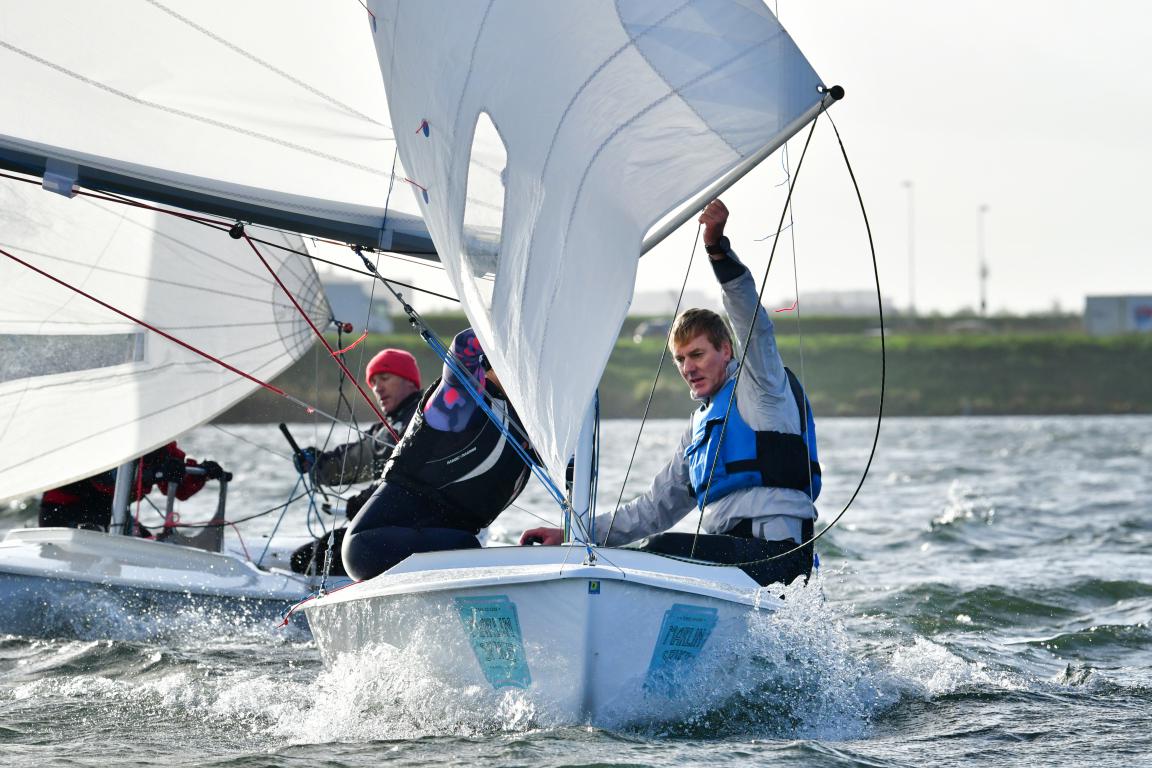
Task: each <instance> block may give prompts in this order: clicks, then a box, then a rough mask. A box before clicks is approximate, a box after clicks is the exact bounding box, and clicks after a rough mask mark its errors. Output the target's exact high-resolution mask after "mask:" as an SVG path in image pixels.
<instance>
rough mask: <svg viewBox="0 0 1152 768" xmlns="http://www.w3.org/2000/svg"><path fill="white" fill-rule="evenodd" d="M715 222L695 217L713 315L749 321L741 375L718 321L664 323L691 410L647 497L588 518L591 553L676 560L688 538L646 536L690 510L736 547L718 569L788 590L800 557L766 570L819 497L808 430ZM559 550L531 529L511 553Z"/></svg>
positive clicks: (806, 525)
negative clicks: (647, 553)
mask: <svg viewBox="0 0 1152 768" xmlns="http://www.w3.org/2000/svg"><path fill="white" fill-rule="evenodd" d="M727 220H728V209H727V208H726V207H725V206H724V204H723V203H722V202H720V201H719V200H713V201H712V202H711V203H709V204H708V206H707V207H706V208H705V209H704V213H703V214H702V215H701V216H700V222H701V224H703V225H704V236H703V237H704V244H705V246H706V250H707V251H708V255H709V258H710V259H711V262H712V269H713V271H714V272H715V274H716V278H717V280H718V281H719V282H720V286H721V289H722V291H723V294H724V307H725V309H726V310H727V311H728V315H729V317H731V319H732V323H733V326H734V328H735V329H736V332H737V334H738V336H739V337H740V338H743V337H744V336H746V335H747V331H748V328H749V326H750V325H751V323H752V319H753V318H756V324H755V329H754V332H753V334H752V337H751V339H750V340H749V344H748V349H747V350H746V351H745V354H744V356H743V366H744V370H743V372H742V373H740V376H739V379H737V372H738V370H739V368H740V365H741V363H740V362H738V359H737V357H736V356H735V355H734V344H733V342H732V336H731V334H730V333H729V332H728V327H727V325H725V323H724V320H723V318H721V317H720V316H719V315H717V314H716V313H715V312H712V311H710V310H706V309H690V310H687V311H685V312H683V313H682V314H681V315H680V316H679V317H677V318H676V321H675V323H674V324H673V327H672V339H671V342H670V347H671V351H672V354H673V357H674V359H675V361H676V366H677V369H678V370H679V371H680V375H681V376H682V377H683V378H684V380H685V381H686V382H687V383H688V387H689V389H690V390H691V394H692V398H693V399H694V400H697V401H699V402H700V404H701V405H700V407H699V408H698V409H697V410H696V412H695V413H694V414H693V416H692V423H691V425H690V426H689V428H688V430H687V431H686V432H685V433H684V435H683V437H682V438H681V440H680V444H679V445H678V446H677V448H676V451H675V452H674V453H673V455H672V458H671V459H670V460H669V462H668V463H667V464H666V465H665V466H664V468H663V469H662V470H661V471H660V473H659V474H657V476H656V478H655V479H654V480H653V481H652V486H651V487H650V488H649V489H648V491H647V492H646V493H644V494H643V495H641V496H640V497H638V498H636V499H634V500H633V501H631V502H629V503H628V504H625V505H624V506H622V507H620V508H619V509H618V510H617V511H616V513H615V515H614V516H613V513H611V512H609V513H606V514H603V515H599V516H597V519H596V525H595V530H597V531H605V532H606V534H605V535H604V536H603V539H602V541H601V543H603V544H605V545H609V546H619V545H622V544H627V543H629V542H633V541H636V540H639V539H644V538H645V537H651V538H650V539H648V541H647V542H646V544H644V545H642V546H641V548H648V549H651V550H652V551H657V552H665V553H666V554H675V555H688V554H689V551H692V550H691V545H690V544H689V545H687V546H688V547H689V548H688V549H687V550H686V551H681V550H682V549H684V547H682V546H681V545H680V543H682V542H684V541H686V540H690V538H691V537H687V539H685V538H677V537H682V536H683V535H681V534H663V536H660V535H654V534H661V532H663V531H667V530H668V529H669V528H671V527H672V526H673V525H675V524H676V523H677V522H679V521H680V520H681V519H683V518H684V516H685V515H687V514H688V513H689V512H690V511H691V510H692V509H693V508H699V509H700V510H702V511H703V522H702V526H701V527H702V528H703V530H704V531H705V532H706V533H709V534H727V536H722V537H719V539H723V540H725V541H727V542H732V539H731V537H737V538H739V539H743V540H745V541H746V544H744V543H741V542H739V541H737V542H735V544H736V545H737V547H736V548H737V549H738V550H739V554H738V555H737V556H736V557H732V558H731V559H728V560H727V561H728V562H744V561H748V560H761V561H765V562H762V563H761V564H760V566H759V567H756V568H745V570H747V571H748V572H749V574H750V575H752V576H753V578H755V579H756V580H757V581H759V582H760V583H762V584H767V583H772V582H784V583H788V582H791V581H793V580H794V579H796V578H797V577H799V576H805V577H806V576H807V575H809V574H810V573H811V570H812V564H813V549H812V547H811V545H808V546H805V547H802V548H800V549H798V550H797V551H795V552H792V553H791V554H788V555H786V556H784V557H781V558H776V559H769V558H773V556H775V555H782V554H784V553H787V552H788V551H789V550H792V549H795V548H796V547H797V546H798V545H800V544H804V543H806V542H808V541H809V540H811V538H812V532H813V522H814V521H815V519H816V508H815V506H814V505H813V503H812V502H813V501H814V500H815V498H816V497H817V496H818V495H819V493H820V464H819V461H818V457H817V453H816V426H815V422H814V420H813V419H812V413H811V407H810V406H809V404H808V399H807V397H806V396H805V395H804V392H803V390H802V389H801V388H800V383H799V381H798V380H797V379H796V377H795V376H793V375H792V374H791V372H790V371H788V369H786V368H785V367H784V363H783V361H782V360H781V358H780V353H779V350H778V349H777V347H776V337H775V333H774V332H773V327H772V320H771V318H770V317H769V316H768V313H767V312H766V311H765V310H764V308H763V307H762V306H760V303H759V300H758V296H757V291H756V285H755V281H754V280H753V279H752V275H751V273H749V271H748V268H747V267H745V266H744V265H743V264H741V263H740V262H739V261H738V260H737V259H736V256H735V254H734V253H732V250H731V248H730V246H729V243H728V238H726V237H724V225H725V224H726V223H727ZM729 405H731V407H729ZM726 414H727V424H725V415H726ZM713 538H715V537H713ZM719 539H717V540H713V541H711V542H709V543H708V546H707V547H705V548H703V549H701V548H696V550H695V554H696V556H697V557H700V558H701V559H712V558H710V557H709V553H708V552H709V549H712V548H717V549H723V546H722V545H724V541H720V540H719ZM560 540H561V534H560V531H559V529H555V528H536V529H532V530H529V531H525V532H524V535H523V536H522V537H521V543H526V542H529V541H532V542H541V543H544V544H558V543H560ZM678 542H680V543H678ZM729 548H731V547H729Z"/></svg>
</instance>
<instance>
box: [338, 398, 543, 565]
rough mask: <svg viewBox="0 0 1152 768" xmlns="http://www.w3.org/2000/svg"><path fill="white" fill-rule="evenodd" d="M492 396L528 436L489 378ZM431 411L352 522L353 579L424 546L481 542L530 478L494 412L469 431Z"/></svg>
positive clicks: (348, 553)
mask: <svg viewBox="0 0 1152 768" xmlns="http://www.w3.org/2000/svg"><path fill="white" fill-rule="evenodd" d="M436 386H437V385H436V384H433V385H432V387H431V388H429V394H427V395H425V400H426V399H427V398H428V397H430V396H431V393H432V392H434V391H435V390H436ZM485 397H486V399H487V401H488V404H489V405H490V407H491V408H492V410H493V411H494V412H495V413H496V414H497V415H498V416H500V417H501V418H503V419H504V420H505V421H506V423H507V424H508V426H509V427H510V430H511V433H512V434H513V435H516V436H519V435H522V434H523V427H522V426H521V424H520V420H519V418H518V417H517V416H516V412H515V410H514V409H513V408H512V406H511V405H510V404H509V403H508V401H507V400H506V399H505V398H504V396H503V394H502V393H501V392H500V390H499V389H497V388H496V387H494V386H492V385H491V384H490V383H488V384H487V386H486V387H485ZM423 410H424V409H423V406H421V408H420V409H418V410H417V412H416V416H415V417H414V418H413V420H412V424H411V425H410V427H409V429H408V431H407V432H406V433H405V434H404V437H403V438H402V439H401V441H400V444H399V445H398V446H397V447H396V451H395V453H394V454H393V455H392V458H391V459H390V460H389V462H388V465H387V466H386V467H385V469H384V475H383V477H382V478H381V481H380V486H379V488H377V489H376V492H375V493H374V494H373V495H372V498H371V499H370V500H369V501H368V503H367V504H366V505H365V506H364V507H363V509H361V510H360V512H359V514H357V515H356V518H355V519H354V520H353V521H352V522H351V524H350V525H349V526H348V534H347V536H346V538H345V540H344V552H343V555H344V563H345V568H346V569H347V571H348V573H349V575H350V576H352V577H353V578H356V579H361V580H363V579H370V578H372V577H373V576H377V575H379V574H381V573H383V572H384V571H386V570H387V569H389V568H391V567H392V566H393V565H396V564H397V563H399V562H400V561H401V560H403V559H404V558H406V557H408V556H409V555H411V554H413V553H416V552H429V551H436V550H443V549H471V548H475V547H479V546H480V542H479V540H477V538H476V535H477V534H478V533H480V530H481V529H483V528H486V527H488V525H490V524H491V523H492V521H493V520H495V519H496V517H497V516H498V515H499V514H500V513H501V512H503V511H504V510H505V509H506V508H507V507H508V506H509V505H510V504H511V503H512V502H513V501H514V500H515V499H516V497H517V496H518V495H519V494H520V492H521V491H522V490H523V489H524V486H525V484H526V483H527V482H528V475H529V472H530V470H529V468H528V466H527V465H526V464H525V463H524V460H523V459H522V458H521V457H520V456H519V454H518V453H517V451H516V450H515V448H514V447H513V446H512V444H511V443H510V442H509V440H508V439H507V438H506V437H505V436H504V434H503V432H502V431H501V430H500V428H499V427H497V425H495V424H493V423H492V420H491V419H490V418H489V416H488V415H487V414H486V413H484V412H483V411H481V410H480V409H477V410H476V412H475V413H474V414H473V415H472V417H471V418H470V420H469V423H468V424H467V426H466V427H465V428H464V429H463V430H461V431H458V432H449V431H444V430H439V429H436V428H434V427H432V426H431V425H430V424H429V423H428V422H427V421H426V420H425V418H424V413H423ZM517 439H521V438H517ZM521 441H522V443H523V440H522V439H521ZM525 448H527V446H526V445H525ZM529 450H530V449H529Z"/></svg>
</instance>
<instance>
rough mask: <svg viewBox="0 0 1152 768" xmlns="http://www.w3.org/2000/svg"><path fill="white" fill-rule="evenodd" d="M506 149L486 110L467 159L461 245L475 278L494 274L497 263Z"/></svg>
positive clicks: (503, 198)
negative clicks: (466, 181)
mask: <svg viewBox="0 0 1152 768" xmlns="http://www.w3.org/2000/svg"><path fill="white" fill-rule="evenodd" d="M507 169H508V151H507V150H506V149H505V147H504V140H503V139H501V138H500V132H499V131H497V130H496V126H495V124H493V122H492V118H491V117H489V116H488V113H487V112H481V113H480V117H479V118H478V119H477V121H476V131H475V133H474V134H473V137H472V153H471V155H470V156H469V159H468V187H467V189H466V197H465V202H464V231H463V233H462V234H463V237H462V238H461V240H460V242H461V244H462V249H463V253H462V254H461V255H462V256H463V259H464V262H465V263H466V264H467V265H468V268H469V271H470V272H471V274H472V275H473V276H475V277H494V276H495V275H496V272H497V269H498V268H499V266H500V242H501V234H502V231H503V227H504V201H505V197H506V190H505V186H506V182H507V178H506V172H507Z"/></svg>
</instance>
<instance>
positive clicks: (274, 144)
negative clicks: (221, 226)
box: [0, 0, 431, 253]
mask: <svg viewBox="0 0 1152 768" xmlns="http://www.w3.org/2000/svg"><path fill="white" fill-rule="evenodd" d="M370 27H371V18H370V16H369V14H368V12H367V11H366V10H365V9H364V8H363V7H362V6H361V5H360V4H359V3H358V2H356V1H355V0H349V1H348V2H316V0H276V2H253V1H252V0H241V1H239V2H236V1H234V0H197V2H194V3H175V2H171V0H121V1H120V2H116V3H114V4H111V5H109V4H106V3H92V2H88V0H44V2H35V3H20V2H4V3H0V73H3V81H4V87H3V88H0V167H6V168H8V169H10V170H16V171H20V172H24V173H29V174H32V175H35V176H42V175H44V174H46V173H47V174H48V176H49V183H54V184H57V185H59V186H62V187H64V188H65V189H66V188H67V186H68V185H69V183H70V181H71V180H72V179H73V178H75V179H76V180H78V181H79V182H80V183H81V184H82V185H83V186H86V187H89V188H98V189H107V190H113V191H117V192H121V193H125V194H130V195H133V196H135V197H139V198H144V199H151V200H157V201H161V202H164V203H168V204H172V205H178V206H181V207H184V208H191V209H195V210H201V211H209V212H212V213H218V214H220V215H224V216H230V217H233V218H238V219H242V220H245V221H257V222H260V223H263V224H268V225H271V226H276V227H283V228H286V229H291V230H293V231H297V232H306V233H308V234H314V235H321V236H326V237H333V238H336V239H338V240H340V241H341V242H358V243H360V244H362V245H368V246H373V247H377V246H378V247H382V248H385V249H389V250H394V251H404V252H409V253H429V252H430V251H431V244H430V242H429V241H428V238H427V235H426V231H425V229H424V226H423V224H422V223H421V222H420V220H419V216H418V215H417V214H416V206H415V201H414V200H413V197H412V194H411V191H410V190H409V189H407V188H406V187H407V185H406V184H403V183H400V184H399V186H400V187H402V188H397V189H394V190H393V192H392V193H391V196H389V188H390V186H392V184H393V181H392V178H391V173H392V162H393V159H394V157H395V142H394V140H393V137H392V129H391V127H390V124H389V119H388V112H387V105H386V102H385V96H384V89H383V83H382V82H381V80H380V72H379V67H378V66H377V64H376V61H375V51H374V49H373V46H372V39H371V29H370ZM397 174H398V176H399V177H400V178H401V179H402V178H403V177H404V172H403V169H398V170H397ZM386 204H387V211H385V207H386Z"/></svg>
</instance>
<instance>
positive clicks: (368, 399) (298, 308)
mask: <svg viewBox="0 0 1152 768" xmlns="http://www.w3.org/2000/svg"><path fill="white" fill-rule="evenodd" d="M244 240H245V241H247V243H248V245H249V246H250V247H251V248H252V251H253V252H254V253H255V254H256V257H257V258H258V259H260V263H261V264H263V265H264V268H265V269H267V270H268V274H270V275H272V279H273V280H275V281H276V285H278V286H280V290H282V291H284V295H285V296H287V297H288V300H289V301H291V302H292V306H294V307H296V311H297V312H299V313H300V317H302V318H304V322H306V323H308V327H309V328H311V329H312V332H313V333H314V334H316V338H318V339H320V343H321V344H323V345H324V348H325V349H327V350H328V354H329V355H331V356H332V359H333V360H335V361H336V364H337V365H338V366H340V370H342V371H344V375H345V376H347V377H348V380H349V381H351V382H352V384H353V385H354V386H355V387H356V391H357V392H359V393H360V395H361V397H363V398H364V402H366V403H368V405H369V407H371V408H372V412H373V413H375V414H376V416H377V417H379V419H380V421H381V423H383V424H384V428H385V429H387V430H388V434H390V435H391V436H392V439H393V440H395V441H397V442H399V441H400V435H398V434H396V430H395V429H393V428H392V425H391V424H389V423H388V419H386V418H385V417H384V414H383V413H382V412H381V410H380V408H379V407H377V405H376V403H375V401H373V400H372V398H371V397H369V396H368V393H367V392H365V391H364V388H363V387H361V386H360V382H359V380H357V378H356V377H355V376H353V375H352V372H351V371H350V370H348V366H346V365H344V361H343V360H341V359H340V357H339V353H338V352H336V350H334V349H332V345H331V344H329V343H328V339H326V338H324V334H323V333H321V332H320V329H319V328H317V327H316V324H315V323H313V322H312V318H311V317H309V316H308V313H307V312H305V311H304V308H303V307H301V306H300V302H298V301H296V297H295V296H293V295H292V292H291V291H289V290H288V288H287V286H285V285H284V283H283V281H281V280H280V276H279V275H277V274H276V270H274V269H272V265H271V264H269V263H268V260H267V259H265V258H264V254H262V253H260V249H259V248H257V247H256V244H255V243H254V242H252V238H250V237H248V235H247V234H245V235H244Z"/></svg>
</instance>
